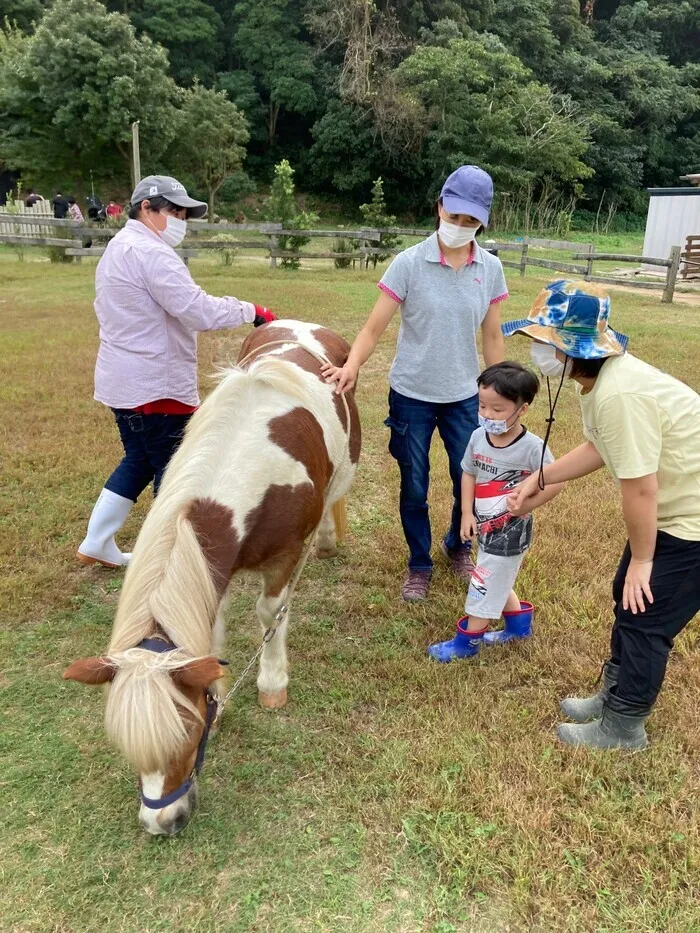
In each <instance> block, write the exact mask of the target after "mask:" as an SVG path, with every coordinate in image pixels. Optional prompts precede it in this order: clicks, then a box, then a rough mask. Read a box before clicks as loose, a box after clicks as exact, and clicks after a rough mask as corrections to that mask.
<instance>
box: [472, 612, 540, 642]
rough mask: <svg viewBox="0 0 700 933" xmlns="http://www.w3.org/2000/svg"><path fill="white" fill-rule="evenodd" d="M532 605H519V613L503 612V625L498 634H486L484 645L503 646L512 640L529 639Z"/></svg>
mask: <svg viewBox="0 0 700 933" xmlns="http://www.w3.org/2000/svg"><path fill="white" fill-rule="evenodd" d="M534 614H535V610H534V607H533V605H532V603H522V602H521V603H520V612H504V613H503V619H504V621H505V625H504V626H503V628H502V629H501V631H500V632H486V634H485V635H484V644H485V645H503V644H505V642H507V641H512V640H513V639H514V638H529V637H530V636H531V635H532V617H533V615H534Z"/></svg>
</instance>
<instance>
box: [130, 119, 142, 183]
mask: <svg viewBox="0 0 700 933" xmlns="http://www.w3.org/2000/svg"><path fill="white" fill-rule="evenodd" d="M131 173H132V175H133V179H132V180H133V183H134V184H133V187H134V188H135V187H136V185H138V183H139V182H140V181H141V150H140V149H139V121H138V120H135V121H134V122H133V123H132V124H131Z"/></svg>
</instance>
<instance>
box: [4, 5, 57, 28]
mask: <svg viewBox="0 0 700 933" xmlns="http://www.w3.org/2000/svg"><path fill="white" fill-rule="evenodd" d="M45 5H46V0H3V3H2V5H0V25H1V24H2V22H3V21H5V22H7V23H9V24H11V25H13V26H16V27H17V28H18V29H21V30H22V32H30V31H31V30H32V29H33V28H34V25H35V24H36V23H38V22H39V20H40V19H41V17H42V15H43V13H44V7H45Z"/></svg>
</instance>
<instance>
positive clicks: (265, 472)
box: [63, 320, 361, 835]
mask: <svg viewBox="0 0 700 933" xmlns="http://www.w3.org/2000/svg"><path fill="white" fill-rule="evenodd" d="M349 349H350V348H349V345H348V344H347V343H346V341H345V340H343V339H342V338H341V337H340V336H338V335H337V334H335V333H334V332H333V331H331V330H329V329H326V328H323V327H320V326H316V325H312V324H306V323H303V322H300V321H290V320H288V321H275V322H272V323H269V324H267V325H264V326H263V327H260V328H258V329H256V330H255V331H253V332H252V333H251V334H250V335H249V336H248V337H247V339H246V340H245V342H244V344H243V346H242V348H241V352H240V355H239V357H238V365H236V366H234V367H232V368H230V369H227V370H224V371H223V372H222V373H220V379H219V382H218V385H217V386H216V388H215V389H214V391H213V392H212V393H211V394H210V395H209V396H208V398H207V399H206V400H205V401H204V403H203V404H202V406H201V407H200V408H199V410H198V411H197V412H196V413H195V414H194V415H193V416H192V418H191V419H190V422H189V424H188V426H187V430H186V432H185V436H184V439H183V441H182V444H181V445H180V447H179V448H178V450H177V452H176V453H175V454H174V456H173V458H172V460H171V461H170V463H169V465H168V467H167V470H166V472H165V475H164V478H163V482H162V484H161V487H160V491H159V493H158V496H157V498H156V499H155V500H154V502H153V505H152V507H151V509H150V511H149V513H148V515H147V517H146V520H145V521H144V524H143V526H142V529H141V532H140V534H139V536H138V538H137V541H136V545H135V547H134V551H133V556H132V560H131V563H130V564H129V566H128V568H127V571H126V576H125V578H124V585H123V588H122V592H121V595H120V598H119V604H118V607H117V612H116V616H115V620H114V625H113V630H112V635H111V639H110V642H109V647H108V649H107V652H106V654H105V656H103V657H92V658H82V659H80V660H77V661H74V662H73V663H72V664H71V665H70V666H69V667H68V668H67V670H66V671H65V672H64V674H63V676H64V678H65V679H68V680H75V681H78V682H81V683H84V684H106V685H108V686H107V697H106V706H105V728H106V732H107V734H108V736H109V737H110V739H111V740H112V742H113V743H114V744H115V745H116V746H117V747H118V748H119V749H120V751H121V752H122V754H123V755H124V756H125V758H126V759H127V761H128V762H129V763H130V764H131V765H132V767H133V768H134V769H135V770H136V772H137V773H138V775H139V787H140V794H141V807H140V811H139V820H140V822H141V824H142V826H143V827H144V828H145V829H146V830H147V831H148V832H149V833H151V834H153V835H159V834H167V835H173V834H175V833H177V832H179V831H180V830H181V829H183V828H184V827H185V826H186V825H187V823H188V822H189V820H190V817H191V815H192V813H193V811H194V808H195V806H196V801H197V782H196V774H195V772H198V770H199V766H200V765H201V762H202V759H203V755H204V746H205V744H206V740H207V736H208V734H209V728H210V726H211V725H212V722H213V720H214V719H215V718H216V712H217V703H218V701H219V700H220V698H221V696H222V693H223V681H222V677H223V673H224V671H223V668H222V666H221V663H222V662H220V661H219V660H218V658H219V656H220V653H221V650H222V647H223V641H224V611H225V607H226V603H227V593H228V591H229V586H230V584H231V579H232V577H233V576H234V575H235V574H236V573H237V572H238V571H240V570H252V571H257V572H258V573H260V575H261V576H262V591H261V594H260V596H259V598H258V600H257V605H256V611H257V617H258V620H259V622H260V625H261V627H262V630H263V631H264V632H267V633H268V635H269V630H270V629H271V628H272V629H275V628H276V631H275V633H274V636H273V637H272V638H271V639H270V640H269V641H266V642H265V644H264V647H263V648H262V653H261V654H260V664H259V673H258V679H257V686H258V698H259V702H260V704H261V705H262V706H263V707H266V708H269V709H278V708H280V707H282V706H284V705H285V703H286V701H287V683H288V674H287V654H286V647H285V635H286V629H287V624H288V601H289V599H290V598H291V595H292V594H291V592H290V589H291V588H293V585H294V582H295V579H294V577H295V570H296V571H297V573H298V571H299V570H300V569H301V568H300V566H299V565H300V563H302V562H303V559H304V558H305V556H306V552H308V543H307V539H308V540H311V539H310V536H311V534H312V533H313V532H314V531H316V550H317V555H318V556H332V555H333V554H334V553H335V549H336V539H337V532H342V530H343V528H342V525H343V515H344V513H343V509H342V505H343V503H344V496H345V495H346V494H347V492H348V491H349V489H350V486H351V484H352V481H353V478H354V475H355V471H356V467H357V462H358V459H359V455H360V445H361V435H360V422H359V416H358V412H357V407H356V405H355V401H354V397H353V394H352V393H351V392H350V393H348V394H346V395H345V396H344V397H341V396H339V395H338V394H337V393H336V392H335V391H334V387H332V386H331V385H329V384H327V383H326V381H325V379H324V378H323V376H322V375H321V367H322V365H323V364H324V363H325V362H326V361H330V362H331V363H333V364H334V365H336V366H342V365H343V364H344V362H345V361H346V360H347V357H348V353H349ZM290 584H291V586H290ZM266 637H267V636H266Z"/></svg>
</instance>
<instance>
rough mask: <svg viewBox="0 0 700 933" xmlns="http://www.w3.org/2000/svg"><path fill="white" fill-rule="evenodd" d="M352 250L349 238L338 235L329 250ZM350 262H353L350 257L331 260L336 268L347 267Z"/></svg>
mask: <svg viewBox="0 0 700 933" xmlns="http://www.w3.org/2000/svg"><path fill="white" fill-rule="evenodd" d="M352 251H353V249H352V243H351V242H350V240H346V239H345V237H340V238H339V239H337V240H333V246H332V248H331V252H333V253H351V252H352ZM352 263H353V260H352V259H350V258H349V257H348V258H347V259H334V260H333V265H334V266H335V267H336V269H349V268H350V266H351V265H352Z"/></svg>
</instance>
